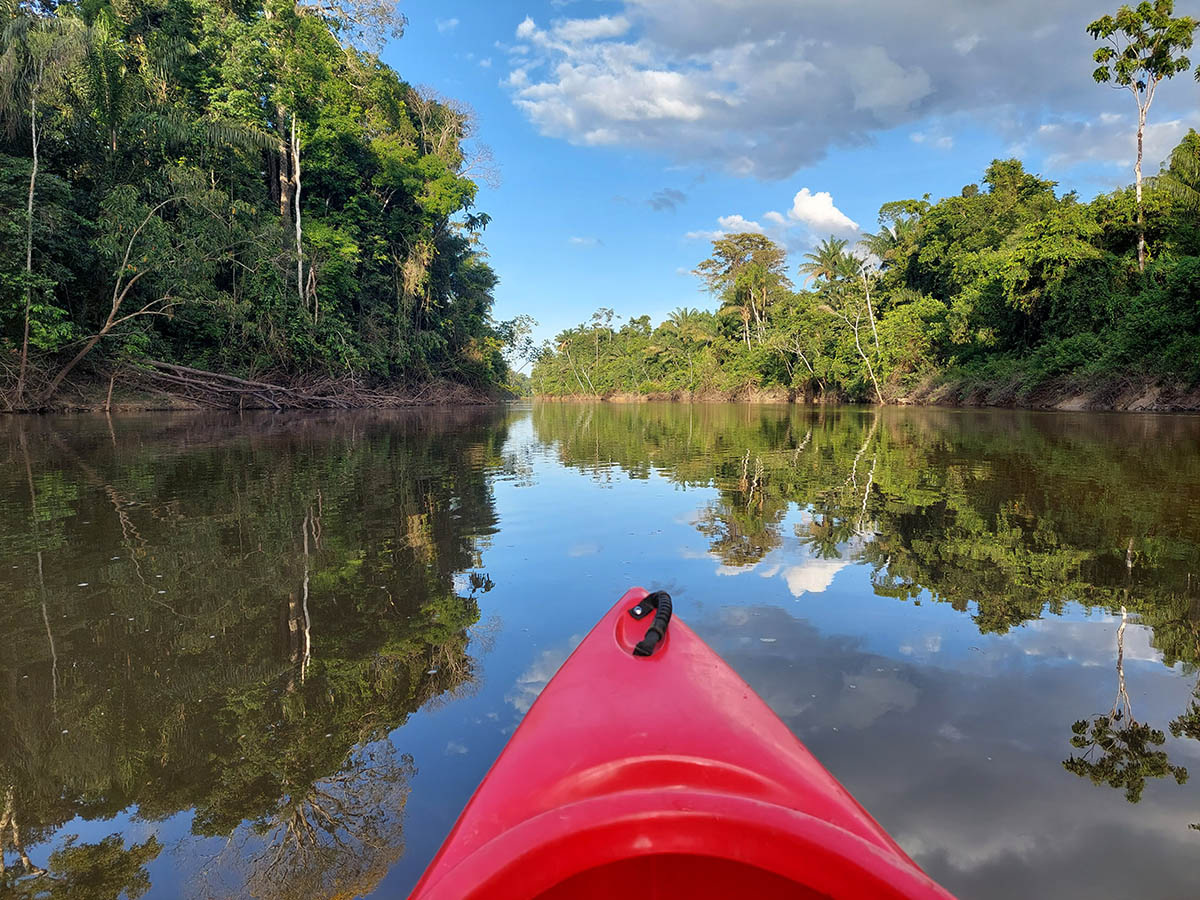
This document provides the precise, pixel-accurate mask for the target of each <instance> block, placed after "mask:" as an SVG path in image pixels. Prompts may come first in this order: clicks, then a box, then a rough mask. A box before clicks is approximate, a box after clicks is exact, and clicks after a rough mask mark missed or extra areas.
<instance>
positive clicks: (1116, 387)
mask: <svg viewBox="0 0 1200 900" xmlns="http://www.w3.org/2000/svg"><path fill="white" fill-rule="evenodd" d="M900 402H904V403H914V404H928V405H936V406H1002V407H1015V408H1026V409H1060V410H1096V411H1114V412H1196V411H1200V385H1197V384H1189V383H1186V382H1183V381H1172V380H1168V379H1162V378H1151V377H1148V376H1113V377H1108V378H1101V379H1096V378H1089V379H1084V378H1078V377H1064V378H1054V379H1049V380H1047V381H1043V382H1040V383H1037V384H1032V385H1030V384H1026V383H1023V382H1022V381H1021V380H1020V379H1017V378H1014V379H1010V380H1007V381H980V380H978V379H965V378H964V379H955V380H949V381H942V382H940V383H935V384H932V385H928V386H926V387H924V388H922V389H920V390H917V391H915V392H913V394H912V395H911V396H909V397H907V398H905V399H904V400H902V401H900Z"/></svg>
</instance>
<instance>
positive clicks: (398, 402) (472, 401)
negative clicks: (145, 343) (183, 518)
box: [0, 370, 511, 413]
mask: <svg viewBox="0 0 1200 900" xmlns="http://www.w3.org/2000/svg"><path fill="white" fill-rule="evenodd" d="M167 375H168V377H167V378H165V379H164V378H161V377H158V376H153V377H148V376H146V375H145V374H138V375H125V376H122V377H120V378H114V379H112V380H108V381H87V382H83V383H79V384H73V385H71V386H69V387H67V388H65V389H64V390H62V391H60V392H59V393H57V394H56V395H55V396H54V397H53V398H52V399H51V400H49V401H47V402H45V403H42V404H39V405H38V406H37V407H36V408H33V409H4V408H3V407H0V412H9V413H23V412H36V413H83V412H187V411H201V410H207V411H215V410H224V411H234V412H236V411H241V410H304V409H309V410H329V409H404V408H409V407H424V406H445V405H454V406H486V405H493V404H497V403H501V402H503V401H504V400H505V399H508V398H509V397H510V396H511V394H509V393H508V392H507V391H505V390H504V389H502V388H500V387H495V386H494V387H491V388H479V387H473V386H470V385H465V384H461V383H458V382H453V381H448V380H446V379H435V380H432V381H428V382H425V383H422V384H408V385H400V384H396V385H387V384H380V385H368V384H365V383H362V382H358V381H354V380H350V379H332V380H321V381H291V382H283V381H272V382H268V381H254V380H250V379H241V378H236V377H234V376H230V375H221V374H218V373H212V372H199V371H198V370H196V373H195V374H185V373H182V372H180V373H173V374H172V373H167Z"/></svg>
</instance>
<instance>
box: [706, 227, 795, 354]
mask: <svg viewBox="0 0 1200 900" xmlns="http://www.w3.org/2000/svg"><path fill="white" fill-rule="evenodd" d="M712 244H713V252H712V256H710V257H709V258H708V259H706V260H704V261H703V262H701V263H700V264H699V265H697V266H696V268H695V269H694V270H693V272H692V274H694V275H697V276H699V277H700V278H701V279H703V281H704V283H705V286H706V287H707V288H708V290H710V291H711V292H713V293H714V294H720V295H721V299H722V305H723V306H724V307H726V308H727V309H730V310H735V311H737V313H738V314H739V315H740V316H741V318H742V335H743V338H744V339H745V342H746V347H747V348H749V347H750V321H751V319H753V320H754V322H755V330H756V334H757V336H758V342H759V343H760V344H761V343H762V341H763V339H764V338H765V336H766V318H767V310H768V308H769V307H770V305H771V303H772V301H773V299H774V297H775V296H776V295H778V293H779V292H780V291H782V290H785V289H787V288H790V287H791V282H790V281H789V280H788V278H787V275H786V274H785V273H784V269H785V267H786V265H787V252H786V251H785V250H784V249H783V248H782V247H780V246H779V245H778V244H776V243H775V242H774V241H772V240H771V239H770V238H769V237H767V236H766V235H763V234H756V233H753V232H742V233H739V234H729V235H726V236H725V237H722V238H718V239H717V240H715V241H713V242H712Z"/></svg>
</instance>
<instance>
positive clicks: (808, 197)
mask: <svg viewBox="0 0 1200 900" xmlns="http://www.w3.org/2000/svg"><path fill="white" fill-rule="evenodd" d="M788 218H789V219H791V220H792V221H793V222H799V223H802V224H804V225H807V226H808V227H809V229H810V230H812V231H817V232H821V233H825V232H833V233H834V234H846V233H852V232H856V231H858V230H859V229H858V223H857V222H855V221H854V220H853V219H851V218H850V217H849V216H848V215H846V214H845V213H844V212H842V211H841V210H840V209H838V208H837V207H836V206H834V205H833V195H832V194H830V193H829V191H818V192H817V193H815V194H814V193H813V192H812V191H810V190H809V189H808V188H801V189H800V191H799V192H798V193H797V194H796V196H795V197H793V198H792V208H791V209H789V210H788Z"/></svg>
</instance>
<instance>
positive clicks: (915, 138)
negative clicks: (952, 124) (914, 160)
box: [908, 131, 954, 150]
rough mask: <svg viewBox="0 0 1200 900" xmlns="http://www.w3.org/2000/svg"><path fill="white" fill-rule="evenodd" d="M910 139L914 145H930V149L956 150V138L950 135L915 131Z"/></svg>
mask: <svg viewBox="0 0 1200 900" xmlns="http://www.w3.org/2000/svg"><path fill="white" fill-rule="evenodd" d="M908 139H909V140H910V141H912V142H913V143H914V144H928V145H929V146H930V147H936V148H937V149H938V150H952V149H953V148H954V138H952V137H951V136H950V135H948V134H930V133H929V132H925V131H914V132H913V133H912V134H910V135H909V136H908Z"/></svg>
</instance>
